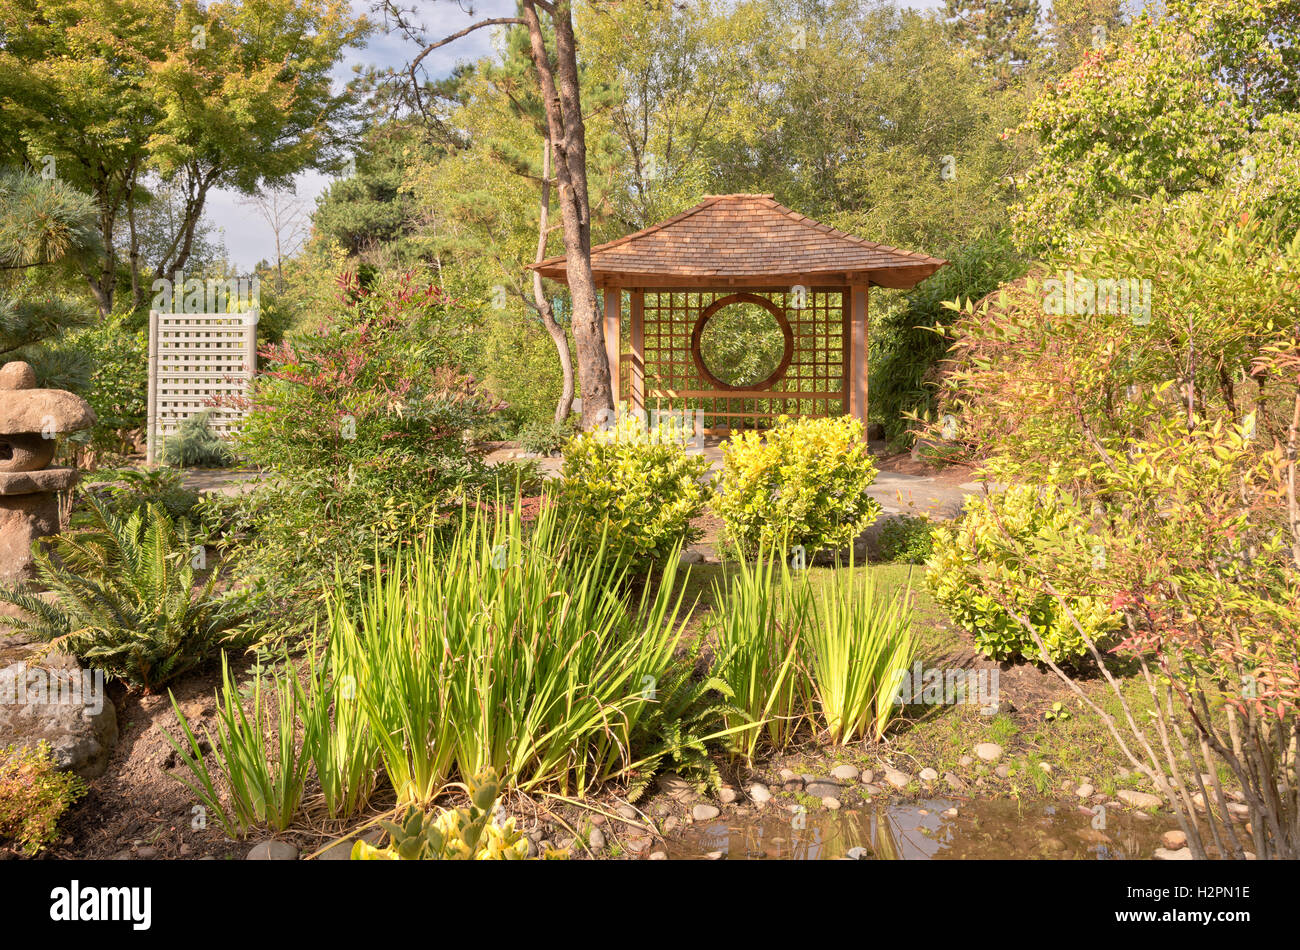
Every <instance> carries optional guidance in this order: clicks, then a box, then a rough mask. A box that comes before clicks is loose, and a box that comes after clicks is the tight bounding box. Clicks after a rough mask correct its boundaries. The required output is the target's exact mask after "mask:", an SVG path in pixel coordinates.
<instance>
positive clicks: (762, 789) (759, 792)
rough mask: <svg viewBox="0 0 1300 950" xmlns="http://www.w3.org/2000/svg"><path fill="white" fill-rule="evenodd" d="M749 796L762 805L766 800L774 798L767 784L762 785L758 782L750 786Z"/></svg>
mask: <svg viewBox="0 0 1300 950" xmlns="http://www.w3.org/2000/svg"><path fill="white" fill-rule="evenodd" d="M749 797H750V798H752V799H753V800H754V801H756V802H758V803H759V804H760V805H761V804H763V803H764V802H770V801H771V800H772V793H771V792H770V791H768V789H767V786H766V785H760V784H759V783H758V782H755V783H754V784H753V785H751V786H749Z"/></svg>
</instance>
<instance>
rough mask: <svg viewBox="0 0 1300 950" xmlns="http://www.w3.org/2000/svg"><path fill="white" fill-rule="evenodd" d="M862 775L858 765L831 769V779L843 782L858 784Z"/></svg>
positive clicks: (838, 766)
mask: <svg viewBox="0 0 1300 950" xmlns="http://www.w3.org/2000/svg"><path fill="white" fill-rule="evenodd" d="M861 774H862V773H861V772H859V771H858V767H857V766H856V765H837V766H835V768H833V769H831V778H833V779H837V780H839V781H841V782H856V781H857V780H858V776H859V775H861Z"/></svg>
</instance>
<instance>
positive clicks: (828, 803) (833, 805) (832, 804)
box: [822, 795, 840, 811]
mask: <svg viewBox="0 0 1300 950" xmlns="http://www.w3.org/2000/svg"><path fill="white" fill-rule="evenodd" d="M822 807H823V808H829V809H830V810H831V811H839V810H840V800H839V799H838V798H835V797H834V796H832V795H827V796H826V797H825V798H823V799H822Z"/></svg>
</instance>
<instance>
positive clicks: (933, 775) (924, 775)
mask: <svg viewBox="0 0 1300 950" xmlns="http://www.w3.org/2000/svg"><path fill="white" fill-rule="evenodd" d="M938 777H939V773H938V772H936V771H935V770H934V769H931V768H924V769H921V775H920V778H921V781H922V782H933V781H935V780H936V779H938Z"/></svg>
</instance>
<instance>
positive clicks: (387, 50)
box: [204, 0, 943, 273]
mask: <svg viewBox="0 0 1300 950" xmlns="http://www.w3.org/2000/svg"><path fill="white" fill-rule="evenodd" d="M403 2H405V0H403ZM350 3H351V6H352V9H353V12H354V13H357V14H366V15H368V16H371V18H372V19H373V14H372V12H371V9H370V7H371V3H370V0H350ZM417 5H418V6H419V8H420V11H421V22H422V23H423V24H424V25H425V26H426V27H427V28H428V35H429V37H430V39H431V40H432V39H440V38H442V37H444V36H448V35H450V34H452V33H455V32H457V31H459V30H463V29H464V28H465V27H467V26H469V25H470V24H471V23H474V22H475V21H477V20H480V19H484V18H488V17H502V16H514V15H515V0H473V3H472V7H471V4H470V0H419V2H418V4H417ZM899 5H900V6H908V7H913V8H918V9H929V8H935V7H941V6H943V0H911V2H904V3H900V4H899ZM466 8H470V9H472V10H473V13H472V14H471V13H469V12H466ZM501 29H503V28H499V27H494V28H489V29H484V30H476V31H475V32H473V33H470V34H469V35H468V36H465V37H463V38H462V39H459V40H457V41H456V42H454V43H450V44H448V45H447V46H444V47H443V48H442V49H439V50H435V51H434V52H433V53H431V54H430V55H429V57H428V59H427V60H426V65H427V66H428V72H429V75H430V76H435V77H436V76H445V75H447V74H448V73H450V72H451V70H452V68H453V67H454V66H455V65H456V64H457V63H460V62H474V61H476V60H478V59H481V58H482V57H484V56H487V55H489V54H490V53H492V52H493V49H494V46H493V38H494V36H495V35H496V34H497V33H498V32H499V31H500V30H501ZM418 52H419V48H418V47H417V46H416V45H415V44H413V43H410V42H409V41H407V40H406V39H404V38H403V37H401V36H400V35H398V34H396V33H388V32H386V31H384V29H383V27H382V24H381V25H379V26H378V27H377V29H376V31H375V33H374V35H372V36H371V37H370V40H369V42H368V44H367V45H366V46H365V47H363V48H361V49H353V50H349V51H348V52H347V54H346V56H345V58H344V61H343V62H342V63H340V64H339V65H338V67H336V69H335V78H336V81H338V82H340V83H342V82H345V81H346V80H347V79H349V78H350V77H351V76H352V67H353V65H354V64H357V63H359V64H361V65H363V66H377V67H380V68H383V67H389V66H392V67H394V68H401V67H402V66H404V65H405V64H406V63H408V62H409V61H410V60H411V59H412V58H413V57H414V56H415V54H416V53H418ZM330 181H331V179H330V177H329V176H326V175H323V174H321V173H319V172H306V173H304V174H302V175H300V176H299V177H298V179H297V181H296V183H295V187H296V194H297V197H298V198H299V199H300V200H302V201H304V202H305V203H306V206H307V208H308V209H312V208H315V205H316V199H317V198H318V197H319V196H320V194H321V193H322V192H323V191H324V190H325V188H326V187H327V186H328V185H329V182H330ZM204 217H205V220H206V222H207V223H208V224H209V225H211V226H212V227H213V228H215V229H217V231H218V232H219V235H220V238H221V241H222V243H224V244H225V247H226V253H227V256H228V257H229V258H230V261H231V263H232V264H234V265H235V267H236V269H237V270H239V271H241V272H245V273H247V272H249V271H251V270H252V269H253V267H254V266H256V265H257V263H258V262H259V261H263V260H265V261H270V260H273V259H274V257H275V237H274V234H273V232H272V231H271V228H270V226H269V225H268V224H267V223H266V221H265V220H264V219H263V218H262V217H261V215H260V214H259V213H258V211H257V210H256V209H255V208H253V207H250V206H249V205H248V204H247V199H246V198H245V197H244V196H243V195H240V194H238V193H237V192H232V191H226V190H215V191H213V192H212V193H211V194H210V195H209V196H208V200H207V203H206V206H205V208H204Z"/></svg>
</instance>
